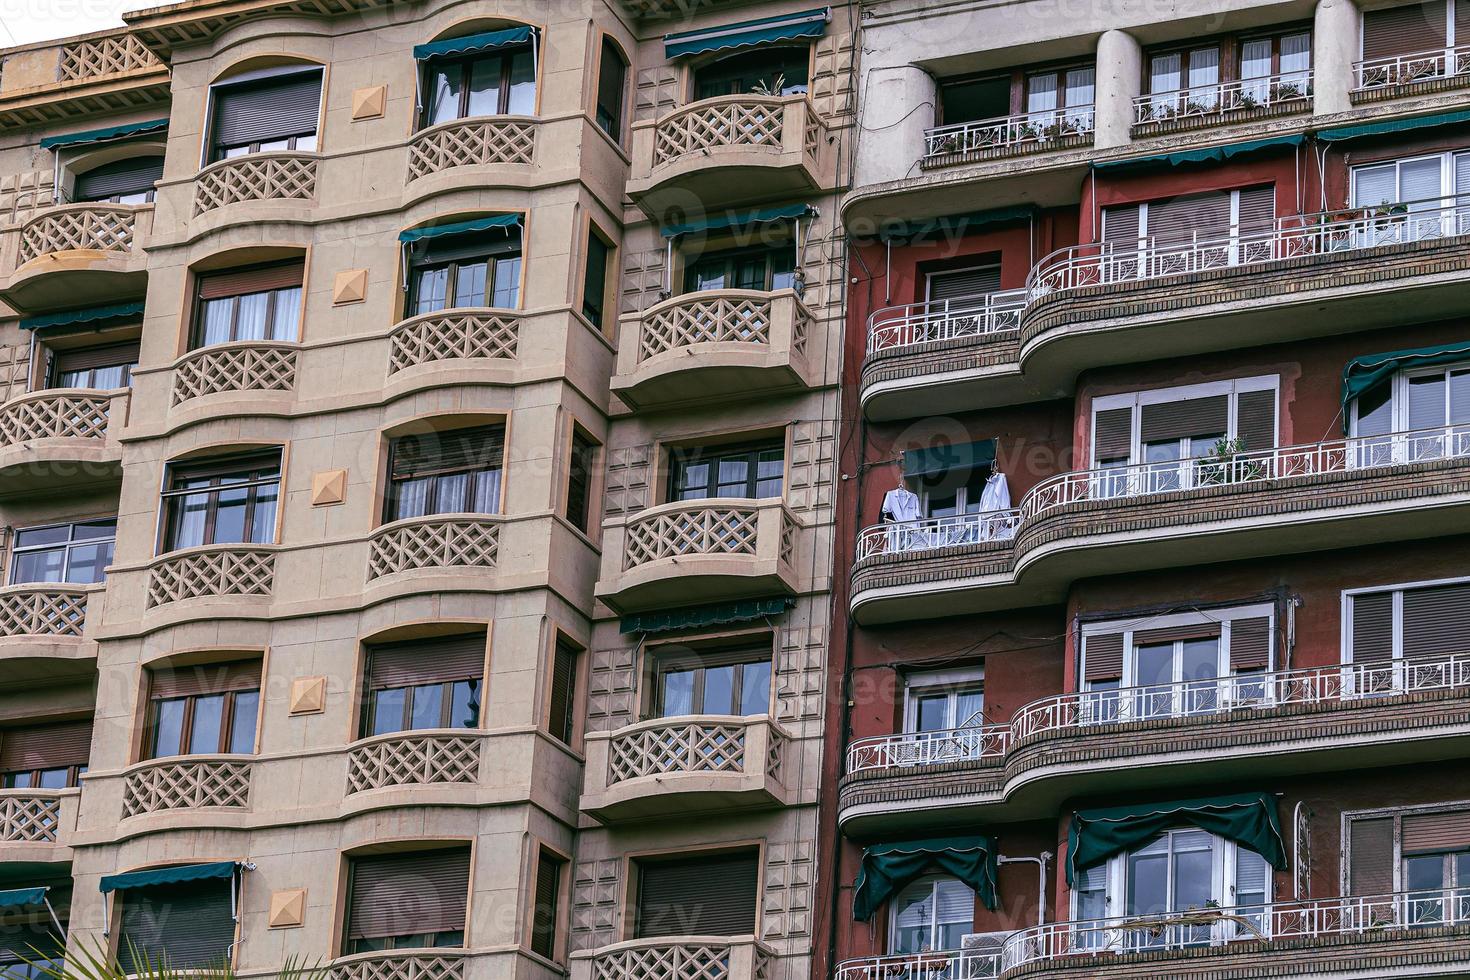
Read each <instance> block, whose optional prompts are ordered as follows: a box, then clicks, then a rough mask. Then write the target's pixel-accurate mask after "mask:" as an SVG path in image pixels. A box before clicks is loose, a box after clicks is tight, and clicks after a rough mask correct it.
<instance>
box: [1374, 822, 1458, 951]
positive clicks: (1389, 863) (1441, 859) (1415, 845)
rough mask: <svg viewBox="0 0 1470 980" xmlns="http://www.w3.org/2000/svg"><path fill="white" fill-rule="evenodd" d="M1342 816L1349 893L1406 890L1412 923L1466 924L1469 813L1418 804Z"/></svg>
mask: <svg viewBox="0 0 1470 980" xmlns="http://www.w3.org/2000/svg"><path fill="white" fill-rule="evenodd" d="M1346 817H1347V840H1348V847H1347V852H1348V853H1347V867H1346V878H1347V888H1348V894H1350V895H1353V896H1361V897H1369V898H1371V897H1375V896H1382V895H1388V894H1390V893H1394V892H1408V893H1409V894H1408V896H1407V898H1406V899H1404V900H1403V909H1404V915H1405V919H1406V921H1407V924H1410V925H1439V924H1450V923H1464V922H1467V921H1470V810H1466V809H1464V808H1463V805H1461V807H1459V808H1451V807H1443V806H1419V807H1405V808H1403V809H1400V810H1395V811H1371V812H1366V813H1349V814H1346Z"/></svg>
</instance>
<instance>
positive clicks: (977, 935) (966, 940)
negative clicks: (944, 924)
mask: <svg viewBox="0 0 1470 980" xmlns="http://www.w3.org/2000/svg"><path fill="white" fill-rule="evenodd" d="M1009 935H1010V933H1009V932H972V933H970V934H969V935H967V936H961V937H960V949H962V950H964V951H965V952H966V953H999V952H1000V948H1001V947H1002V946H1004V945H1005V941H1006V937H1007V936H1009Z"/></svg>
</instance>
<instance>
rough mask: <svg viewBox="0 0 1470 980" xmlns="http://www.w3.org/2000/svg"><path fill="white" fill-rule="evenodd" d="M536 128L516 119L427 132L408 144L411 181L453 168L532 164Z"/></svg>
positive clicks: (472, 121)
mask: <svg viewBox="0 0 1470 980" xmlns="http://www.w3.org/2000/svg"><path fill="white" fill-rule="evenodd" d="M535 155H536V124H535V123H533V122H523V121H520V120H513V119H466V120H461V121H459V122H453V123H447V124H445V125H443V126H437V127H435V128H433V129H426V130H424V131H423V132H422V133H418V134H417V135H415V136H414V138H413V140H412V141H411V142H410V143H409V144H408V179H409V180H417V179H418V178H420V177H425V176H428V175H429V174H436V173H438V172H439V171H441V170H448V169H450V168H451V167H468V166H473V165H475V164H486V163H531V162H532V160H533V159H534V157H535Z"/></svg>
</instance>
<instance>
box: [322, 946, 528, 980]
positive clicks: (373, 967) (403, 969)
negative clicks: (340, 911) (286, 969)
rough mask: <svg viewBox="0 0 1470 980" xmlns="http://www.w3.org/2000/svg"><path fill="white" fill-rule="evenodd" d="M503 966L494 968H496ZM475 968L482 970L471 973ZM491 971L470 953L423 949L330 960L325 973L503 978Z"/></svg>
mask: <svg viewBox="0 0 1470 980" xmlns="http://www.w3.org/2000/svg"><path fill="white" fill-rule="evenodd" d="M503 958H504V957H497V959H503ZM506 965H507V964H504V963H495V964H494V966H496V967H504V966H506ZM477 966H479V967H483V968H484V969H483V970H475V969H473V967H477ZM491 967H492V964H491V963H488V962H481V958H479V957H476V956H475V954H474V951H472V950H467V949H426V950H393V951H389V952H382V953H359V954H357V955H355V956H344V957H342V958H341V959H337V960H333V961H332V964H331V966H330V967H328V968H327V970H326V971H325V972H326V974H327V976H328V978H329V980H467V978H469V980H474V978H478V977H481V976H484V977H489V976H493V975H501V976H504V975H506V974H497V973H495V972H493V971H492V969H491ZM518 972H519V971H514V972H512V973H511V974H510V975H516V974H517V973H518Z"/></svg>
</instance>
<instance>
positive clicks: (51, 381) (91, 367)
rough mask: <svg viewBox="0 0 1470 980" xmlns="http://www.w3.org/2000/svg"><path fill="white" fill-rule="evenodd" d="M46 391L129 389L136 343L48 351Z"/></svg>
mask: <svg viewBox="0 0 1470 980" xmlns="http://www.w3.org/2000/svg"><path fill="white" fill-rule="evenodd" d="M50 354H51V364H50V368H49V377H48V378H47V381H46V387H48V388H93V389H96V390H99V391H111V390H114V389H117V388H131V387H132V385H133V370H134V369H135V368H136V367H137V366H138V342H137V341H136V340H133V341H128V342H126V343H121V344H107V345H105V346H101V347H81V348H67V349H64V350H52V351H51V352H50Z"/></svg>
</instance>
